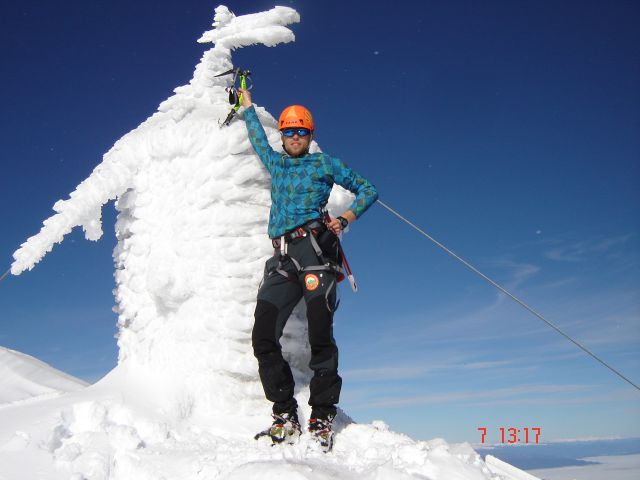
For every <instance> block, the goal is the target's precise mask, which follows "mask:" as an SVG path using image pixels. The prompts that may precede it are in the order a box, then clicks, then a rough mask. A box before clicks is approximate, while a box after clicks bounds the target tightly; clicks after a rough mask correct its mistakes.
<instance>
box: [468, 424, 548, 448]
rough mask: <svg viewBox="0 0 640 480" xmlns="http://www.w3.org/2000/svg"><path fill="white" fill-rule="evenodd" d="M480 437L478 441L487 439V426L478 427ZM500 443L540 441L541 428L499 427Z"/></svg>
mask: <svg viewBox="0 0 640 480" xmlns="http://www.w3.org/2000/svg"><path fill="white" fill-rule="evenodd" d="M476 430H478V431H479V432H480V433H481V435H482V437H481V439H480V443H485V442H486V441H487V430H488V429H487V427H478V428H477V429H476ZM498 431H499V432H500V443H512V444H513V443H540V435H541V433H542V429H541V428H540V427H522V428H515V427H510V428H507V427H499V428H498Z"/></svg>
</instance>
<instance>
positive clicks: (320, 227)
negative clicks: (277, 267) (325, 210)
mask: <svg viewBox="0 0 640 480" xmlns="http://www.w3.org/2000/svg"><path fill="white" fill-rule="evenodd" d="M326 229H327V227H326V225H325V224H324V223H322V222H321V221H320V220H311V221H309V222H307V223H305V224H304V225H301V226H299V227H297V228H294V229H293V230H289V231H288V232H286V233H285V234H284V235H282V237H278V238H272V239H271V244H272V245H273V248H280V244H281V241H282V239H284V241H285V243H290V242H291V241H292V240H295V239H296V238H302V237H306V236H307V235H308V234H309V233H312V234H313V235H317V234H318V233H322V232H324V231H325V230H326Z"/></svg>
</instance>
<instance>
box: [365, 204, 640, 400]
mask: <svg viewBox="0 0 640 480" xmlns="http://www.w3.org/2000/svg"><path fill="white" fill-rule="evenodd" d="M377 203H379V204H380V205H381V206H383V207H384V208H386V209H387V210H388V211H389V212H391V213H392V214H394V215H395V216H396V217H398V218H399V219H400V220H402V221H403V222H405V223H406V224H407V225H409V226H410V227H412V228H413V229H414V230H416V231H418V232H419V233H420V234H422V235H423V236H425V237H427V238H428V239H429V240H431V241H432V242H433V243H435V244H436V245H437V246H438V247H440V248H441V249H443V250H444V251H445V252H447V253H448V254H449V255H451V256H452V257H453V258H455V259H456V260H458V261H459V262H460V263H462V264H463V265H464V266H465V267H467V268H468V269H469V270H471V271H472V272H474V273H476V274H478V275H480V276H481V277H482V278H483V279H485V280H486V281H487V282H489V283H490V284H491V285H493V286H494V287H496V288H497V289H498V290H500V291H501V292H502V293H504V294H505V295H507V296H508V297H510V298H511V299H512V300H514V301H515V302H516V303H518V304H520V305H521V306H522V307H524V308H525V309H526V310H527V311H529V312H530V313H532V314H533V315H535V316H536V317H538V318H539V319H540V320H542V321H543V322H544V323H546V324H547V325H549V326H550V327H551V328H553V329H554V330H555V331H556V332H558V333H559V334H560V335H562V336H563V337H565V338H566V339H567V340H569V341H570V342H572V343H573V344H575V345H577V346H578V347H579V348H581V349H582V350H583V351H584V352H586V353H587V354H589V355H591V357H593V358H594V359H595V360H597V361H598V362H600V363H601V364H602V365H604V366H605V367H607V368H608V369H609V370H611V371H612V372H613V373H615V374H616V375H618V376H619V377H620V378H622V379H623V380H625V381H626V382H628V383H629V384H631V385H632V386H634V387H635V388H636V389H638V390H640V386H638V385H636V384H635V383H633V382H632V381H631V380H629V379H628V378H627V377H625V376H624V375H623V374H622V373H620V372H619V371H618V370H616V369H615V368H613V367H612V366H611V365H609V364H608V363H606V362H605V361H604V360H602V359H601V358H600V357H598V356H597V355H596V354H595V353H593V352H591V351H590V350H589V349H587V348H586V347H585V346H584V345H582V344H580V343H579V342H578V341H577V340H574V339H573V338H571V337H570V336H569V335H567V334H566V333H564V332H563V331H562V330H560V328H558V327H557V326H556V325H555V324H553V323H552V322H550V321H549V320H547V319H546V318H544V317H543V316H542V315H541V314H540V313H538V312H536V311H535V310H534V309H533V308H531V307H530V306H529V305H527V304H526V303H524V302H523V301H522V300H520V299H519V298H518V297H516V296H515V295H513V294H512V293H510V292H508V291H507V290H506V289H505V288H503V287H502V286H500V285H499V284H498V283H496V282H494V281H493V280H491V279H490V278H489V277H487V276H486V275H485V274H484V273H482V272H481V271H480V270H478V269H477V268H476V267H474V266H473V265H471V264H470V263H469V262H467V261H466V260H464V259H463V258H461V257H459V256H458V255H456V254H455V253H453V252H452V251H451V250H449V249H448V248H447V247H445V246H444V245H443V244H442V243H440V242H438V241H437V240H436V239H435V238H433V237H432V236H430V235H429V234H427V233H426V232H425V231H423V230H422V229H420V228H419V227H417V226H416V225H415V224H413V223H411V222H410V221H409V220H407V219H406V218H405V217H403V216H402V215H400V214H399V213H398V212H396V211H395V210H394V209H393V208H391V207H390V206H389V205H387V204H386V203H384V202H382V201H381V200H377Z"/></svg>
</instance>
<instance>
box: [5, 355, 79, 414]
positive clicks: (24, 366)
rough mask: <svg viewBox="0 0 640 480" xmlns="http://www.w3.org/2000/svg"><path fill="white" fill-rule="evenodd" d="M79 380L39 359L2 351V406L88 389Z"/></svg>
mask: <svg viewBox="0 0 640 480" xmlns="http://www.w3.org/2000/svg"><path fill="white" fill-rule="evenodd" d="M87 385H88V384H87V383H86V382H84V381H82V380H80V379H79V378H75V377H72V376H71V375H67V374H66V373H64V372H61V371H60V370H56V369H55V368H53V367H52V366H51V365H48V364H46V363H44V362H42V361H40V360H38V359H37V358H33V357H32V356H30V355H26V354H24V353H20V352H16V351H15V350H11V349H8V348H5V347H0V406H1V405H3V404H7V403H12V402H17V401H20V400H26V399H31V398H34V397H41V396H55V395H58V394H61V393H64V392H73V391H76V390H80V389H82V388H85V387H86V386H87Z"/></svg>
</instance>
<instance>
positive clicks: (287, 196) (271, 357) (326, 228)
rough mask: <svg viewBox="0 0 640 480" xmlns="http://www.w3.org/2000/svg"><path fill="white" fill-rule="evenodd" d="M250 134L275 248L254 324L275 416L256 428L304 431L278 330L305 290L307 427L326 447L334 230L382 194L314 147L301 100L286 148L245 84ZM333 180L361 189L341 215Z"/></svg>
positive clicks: (285, 133)
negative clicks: (279, 147)
mask: <svg viewBox="0 0 640 480" xmlns="http://www.w3.org/2000/svg"><path fill="white" fill-rule="evenodd" d="M240 93H242V99H243V106H244V107H245V111H244V119H245V122H246V126H247V130H248V132H249V140H250V141H251V144H252V145H253V148H254V150H255V151H256V153H257V154H258V156H259V157H260V160H262V163H264V165H265V167H266V168H267V170H268V171H269V173H270V174H271V179H272V180H271V201H272V204H271V212H270V215H269V229H268V233H269V237H270V238H271V240H272V244H273V247H274V256H273V257H271V258H270V259H269V260H267V263H266V265H265V273H264V278H263V281H262V284H261V286H260V289H259V291H258V299H257V304H256V310H255V323H254V327H253V332H252V344H253V351H254V355H255V356H256V358H257V359H258V366H259V369H258V370H259V374H260V380H261V382H262V386H263V388H264V392H265V395H266V397H267V399H268V400H269V401H271V402H273V414H272V416H273V424H272V426H271V427H270V428H268V429H267V430H265V431H264V432H261V433H259V434H258V435H256V439H257V438H260V437H261V436H269V437H270V438H271V439H272V441H273V442H274V443H282V442H285V441H286V442H287V443H294V442H295V441H296V440H297V438H298V436H299V435H300V423H299V421H298V413H297V407H298V405H297V403H296V399H295V398H294V396H293V392H294V379H293V375H292V373H291V369H290V367H289V365H288V363H287V362H286V361H285V359H284V358H283V356H282V349H281V346H280V337H281V336H282V331H283V328H284V326H285V323H286V322H287V319H288V317H289V315H290V314H291V312H292V310H293V308H294V307H295V306H296V304H297V303H298V301H299V300H300V299H301V298H304V299H305V302H306V305H307V321H308V325H309V343H310V345H311V361H310V363H309V367H310V368H311V369H312V370H313V372H314V375H313V378H312V379H311V384H310V388H309V390H310V397H309V405H310V406H311V408H312V410H311V417H310V419H309V423H308V431H309V432H310V433H311V435H312V436H313V438H315V439H316V440H318V442H319V443H320V445H321V446H322V448H323V449H324V450H325V451H328V450H330V449H331V446H332V444H333V432H332V429H331V427H332V421H333V419H334V417H335V415H336V404H337V403H338V400H339V397H340V388H341V386H342V379H341V378H340V376H339V375H338V348H337V346H336V342H335V340H334V338H333V312H334V311H335V309H336V307H337V305H336V283H337V281H339V280H340V279H341V278H342V274H341V269H340V259H339V257H340V255H339V253H338V240H337V238H338V237H337V234H339V233H340V231H341V230H343V229H344V228H345V227H346V226H347V225H348V224H349V223H351V222H353V221H354V220H356V218H358V217H359V216H360V215H362V214H363V213H364V212H365V210H367V209H368V208H369V207H370V206H371V205H372V204H373V202H375V200H376V199H377V198H378V193H377V191H376V189H375V187H374V186H373V185H372V184H371V183H369V182H368V181H367V180H366V179H364V178H363V177H361V176H360V175H358V174H357V173H355V172H354V171H353V170H351V169H350V168H349V167H347V166H346V165H345V164H344V163H342V162H341V161H340V160H338V159H337V158H334V157H332V156H330V155H327V154H325V153H313V154H310V153H309V146H310V145H311V141H312V139H313V132H314V123H313V118H312V117H311V113H310V112H309V111H308V110H307V109H306V108H304V107H302V106H300V105H292V106H290V107H287V108H286V109H285V110H284V111H283V112H282V114H281V115H280V120H279V127H278V128H279V129H280V132H281V135H282V144H283V148H284V153H280V152H276V151H275V150H273V148H271V146H270V145H269V142H268V140H267V137H266V134H265V132H264V129H263V127H262V125H261V124H260V121H259V120H258V116H257V114H256V111H255V109H254V107H253V106H252V103H251V94H250V93H249V91H248V90H241V91H240ZM334 183H337V184H338V185H341V186H343V187H344V188H346V189H348V190H350V191H351V192H353V193H354V194H355V195H356V198H355V201H354V202H353V204H352V205H351V207H350V209H349V210H347V211H346V212H344V213H343V214H342V215H340V216H338V217H336V218H330V217H328V215H327V216H325V215H326V214H325V211H324V208H325V206H326V204H327V201H328V199H329V194H330V192H331V188H332V186H333V184H334Z"/></svg>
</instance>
